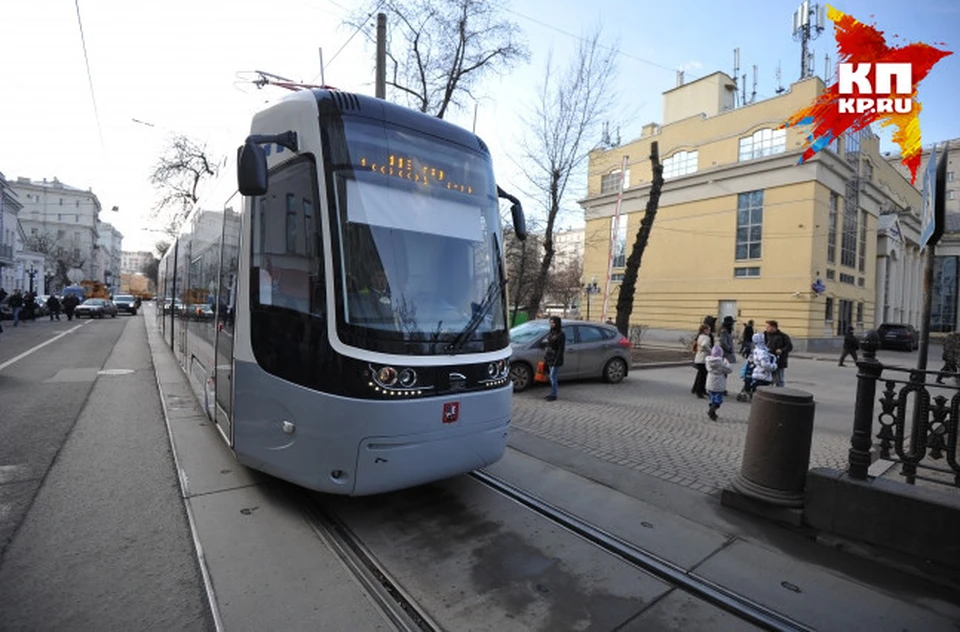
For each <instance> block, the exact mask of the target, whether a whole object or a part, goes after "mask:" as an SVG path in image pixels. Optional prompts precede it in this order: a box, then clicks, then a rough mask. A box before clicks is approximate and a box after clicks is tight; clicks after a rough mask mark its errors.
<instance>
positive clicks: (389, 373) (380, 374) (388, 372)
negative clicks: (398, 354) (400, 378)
mask: <svg viewBox="0 0 960 632" xmlns="http://www.w3.org/2000/svg"><path fill="white" fill-rule="evenodd" d="M377 381H379V382H380V383H381V384H383V385H384V386H393V385H394V384H396V383H397V370H396V369H395V368H393V367H392V366H385V367H382V368H381V369H380V370H379V371H377Z"/></svg>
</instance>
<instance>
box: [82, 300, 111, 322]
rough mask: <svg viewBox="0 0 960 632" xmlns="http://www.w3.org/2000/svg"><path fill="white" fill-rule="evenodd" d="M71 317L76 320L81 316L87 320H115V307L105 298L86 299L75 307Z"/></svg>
mask: <svg viewBox="0 0 960 632" xmlns="http://www.w3.org/2000/svg"><path fill="white" fill-rule="evenodd" d="M73 315H74V316H76V317H77V318H80V317H82V316H86V317H88V318H103V317H104V316H110V318H116V317H117V306H116V305H114V304H113V301H108V300H107V299H105V298H88V299H87V300H85V301H84V302H82V303H80V304H79V305H77V308H76V309H75V310H73Z"/></svg>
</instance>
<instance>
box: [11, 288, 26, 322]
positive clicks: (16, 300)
mask: <svg viewBox="0 0 960 632" xmlns="http://www.w3.org/2000/svg"><path fill="white" fill-rule="evenodd" d="M8 304H9V305H10V309H12V310H13V326H14V327H18V326H19V325H20V312H21V310H23V295H22V294H20V290H19V289H17V290H14V291H13V294H12V295H11V296H10V300H9V301H8Z"/></svg>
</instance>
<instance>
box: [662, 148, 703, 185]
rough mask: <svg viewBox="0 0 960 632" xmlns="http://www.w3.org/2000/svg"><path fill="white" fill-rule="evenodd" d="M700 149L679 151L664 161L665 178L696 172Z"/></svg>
mask: <svg viewBox="0 0 960 632" xmlns="http://www.w3.org/2000/svg"><path fill="white" fill-rule="evenodd" d="M699 154H700V152H699V151H678V152H677V153H675V154H674V155H672V156H670V157H669V158H667V159H666V160H664V161H663V179H664V180H666V179H667V178H676V177H677V176H685V175H687V174H688V173H696V171H697V157H698V156H699Z"/></svg>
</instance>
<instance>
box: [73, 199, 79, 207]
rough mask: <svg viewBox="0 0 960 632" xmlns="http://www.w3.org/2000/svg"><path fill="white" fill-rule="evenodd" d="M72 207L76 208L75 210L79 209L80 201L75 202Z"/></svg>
mask: <svg viewBox="0 0 960 632" xmlns="http://www.w3.org/2000/svg"><path fill="white" fill-rule="evenodd" d="M74 206H76V207H77V208H80V200H77V201H76V203H75V204H74Z"/></svg>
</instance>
